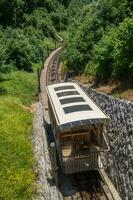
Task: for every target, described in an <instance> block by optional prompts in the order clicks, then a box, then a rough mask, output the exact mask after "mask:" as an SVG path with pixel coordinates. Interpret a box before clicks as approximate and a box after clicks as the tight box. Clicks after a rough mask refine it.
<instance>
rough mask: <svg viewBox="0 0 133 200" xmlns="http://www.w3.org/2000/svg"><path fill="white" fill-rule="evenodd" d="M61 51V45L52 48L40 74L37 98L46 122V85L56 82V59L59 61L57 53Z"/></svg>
mask: <svg viewBox="0 0 133 200" xmlns="http://www.w3.org/2000/svg"><path fill="white" fill-rule="evenodd" d="M62 51H63V47H59V48H58V49H56V50H54V51H53V52H52V53H51V54H50V55H49V57H48V58H47V59H46V61H45V63H44V68H43V70H42V72H41V76H40V90H41V92H40V95H39V99H40V101H41V103H42V107H43V116H44V120H45V121H46V122H47V123H50V121H49V115H48V102H47V94H46V86H47V85H50V84H54V83H57V82H58V61H59V55H60V54H61V53H62Z"/></svg>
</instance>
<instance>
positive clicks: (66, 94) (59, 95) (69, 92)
mask: <svg viewBox="0 0 133 200" xmlns="http://www.w3.org/2000/svg"><path fill="white" fill-rule="evenodd" d="M69 95H79V93H78V92H77V91H66V92H59V93H57V96H58V97H63V96H69Z"/></svg>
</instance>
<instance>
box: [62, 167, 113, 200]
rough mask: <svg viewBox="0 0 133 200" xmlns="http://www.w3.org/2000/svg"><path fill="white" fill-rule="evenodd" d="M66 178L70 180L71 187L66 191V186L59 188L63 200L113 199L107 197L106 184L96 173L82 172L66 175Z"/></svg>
mask: <svg viewBox="0 0 133 200" xmlns="http://www.w3.org/2000/svg"><path fill="white" fill-rule="evenodd" d="M68 177H69V179H70V180H71V186H69V187H68V189H66V186H62V188H61V191H62V194H63V199H64V200H110V199H113V198H111V196H110V195H109V191H108V189H107V187H106V184H105V182H104V181H103V179H102V178H101V176H100V174H99V172H98V171H89V172H82V173H77V174H73V175H68ZM68 177H67V178H68ZM63 187H64V188H65V190H64V188H63ZM105 188H106V189H105Z"/></svg>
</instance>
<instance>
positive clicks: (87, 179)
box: [41, 48, 114, 200]
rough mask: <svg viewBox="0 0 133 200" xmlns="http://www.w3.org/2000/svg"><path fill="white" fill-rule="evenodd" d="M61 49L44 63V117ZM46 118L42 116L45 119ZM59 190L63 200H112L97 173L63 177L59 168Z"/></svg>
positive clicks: (90, 172)
mask: <svg viewBox="0 0 133 200" xmlns="http://www.w3.org/2000/svg"><path fill="white" fill-rule="evenodd" d="M61 52H62V48H59V49H57V50H56V51H54V52H53V53H52V54H51V55H50V56H51V57H49V58H48V59H47V60H46V62H45V68H44V70H43V72H42V77H41V79H42V84H41V85H43V86H42V88H41V91H42V92H41V93H42V94H44V93H45V95H44V96H43V95H42V99H41V100H42V105H43V107H44V108H45V115H46V113H47V115H48V105H47V100H46V99H47V97H46V91H45V86H47V85H50V84H55V83H58V82H59V78H58V61H59V55H60V53H61ZM45 117H46V116H44V118H45ZM58 174H59V177H58V181H59V185H60V187H59V190H60V191H61V193H62V195H63V199H64V200H114V198H113V196H112V195H111V193H110V191H109V189H108V187H107V186H106V183H105V182H104V180H103V179H102V177H101V176H100V173H99V172H98V171H89V172H84V173H77V174H72V175H67V176H65V175H64V174H63V173H62V172H61V170H60V168H59V170H58ZM66 180H67V181H66Z"/></svg>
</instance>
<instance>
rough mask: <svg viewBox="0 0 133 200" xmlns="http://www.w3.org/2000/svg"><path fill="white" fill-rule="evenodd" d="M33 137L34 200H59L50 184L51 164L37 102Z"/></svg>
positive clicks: (54, 187)
mask: <svg viewBox="0 0 133 200" xmlns="http://www.w3.org/2000/svg"><path fill="white" fill-rule="evenodd" d="M33 136H34V137H33V143H34V151H35V152H34V153H35V157H36V170H37V171H36V174H37V183H36V184H37V185H36V194H35V197H34V200H61V199H62V196H61V194H60V192H59V191H58V189H57V187H56V186H54V184H53V182H52V177H51V162H50V155H49V151H48V143H47V138H46V133H45V128H44V121H43V113H42V105H41V103H39V102H38V103H36V115H35V119H34V134H33Z"/></svg>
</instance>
